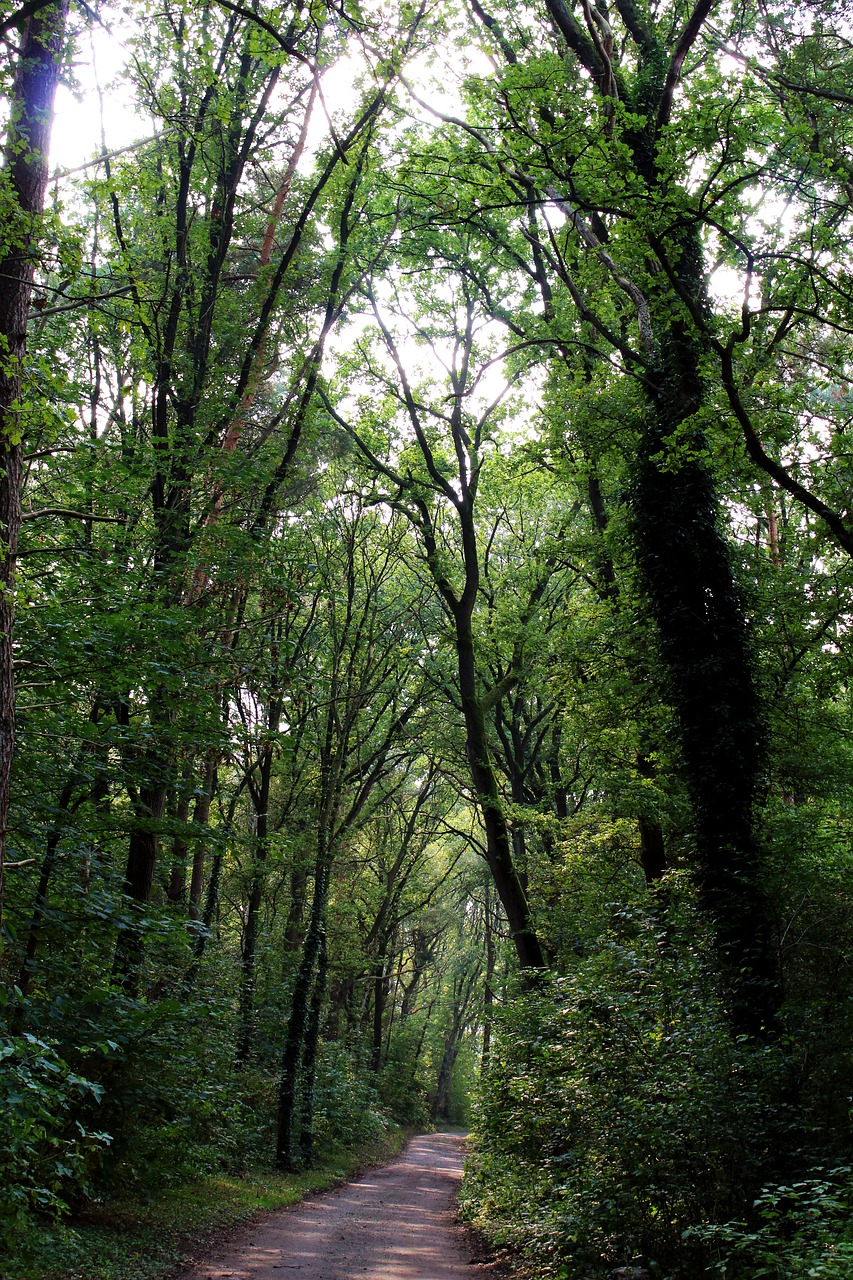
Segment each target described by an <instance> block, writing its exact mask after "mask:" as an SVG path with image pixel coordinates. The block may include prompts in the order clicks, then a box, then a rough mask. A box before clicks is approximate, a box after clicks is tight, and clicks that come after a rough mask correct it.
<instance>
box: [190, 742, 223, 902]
mask: <svg viewBox="0 0 853 1280" xmlns="http://www.w3.org/2000/svg"><path fill="white" fill-rule="evenodd" d="M216 775H217V766H216V764H215V763H214V762H211V763H209V764H208V766H207V768H206V769H205V772H204V784H203V786H202V789H201V795H200V796H199V797H198V799H197V800H196V802H195V812H194V813H193V826H194V827H195V828H196V833H195V835H194V837H193V841H194V843H193V869H192V876H191V878H190V900H189V904H188V913H189V918H190V920H193V921H198V920H199V919H200V917H201V894H202V889H203V888H204V855H205V838H204V836H203V835H201V834H200V831H201V830H202V829H203V828H205V827H206V826H207V825H208V823H209V822H210V806H211V802H212V800H213V793H214V791H215V789H216Z"/></svg>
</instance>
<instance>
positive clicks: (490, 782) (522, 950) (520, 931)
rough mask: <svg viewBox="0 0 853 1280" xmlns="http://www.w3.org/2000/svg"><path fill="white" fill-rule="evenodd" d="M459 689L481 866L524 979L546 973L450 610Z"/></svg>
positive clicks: (459, 621) (464, 649) (467, 643)
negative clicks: (481, 836) (481, 833)
mask: <svg viewBox="0 0 853 1280" xmlns="http://www.w3.org/2000/svg"><path fill="white" fill-rule="evenodd" d="M454 621H455V623H456V653H457V661H458V665H459V690H460V694H461V699H462V714H463V716H464V719H465V745H466V749H467V753H468V764H469V767H470V769H471V781H472V782H473V784H474V791H475V793H476V795H477V799H478V801H479V804H480V810H481V813H482V817H483V826H484V828H485V831H486V861H487V862H488V865H489V870H490V871H491V873H492V876H493V878H494V882H495V888H496V890H497V892H498V897H499V898H500V900H501V902H502V903H503V908H504V911H505V912H506V917H507V921H508V923H509V931H510V936H511V938H512V940H513V943H514V945H515V951H516V955H517V956H518V963H519V965H520V967H521V969H522V971H523V972H526V973H527V974H528V976H530V975H531V973H535V971H536V970H543V969H545V968H546V960H545V955H544V953H543V951H542V946H541V944H540V942H539V938H538V936H537V933H536V928H535V925H534V923H533V917H532V914H531V911H530V904H529V903H528V901H527V895H526V894H525V892H524V887H523V885H522V883H521V880H520V878H519V875H518V871H517V869H516V866H515V863H514V862H513V857H512V841H511V837H510V832H509V827H508V825H507V821H506V817H505V816H504V812H503V806H502V804H501V798H500V792H499V790H498V783H497V777H496V775H495V770H494V767H493V765H492V762H491V757H490V753H489V744H488V735H487V732H486V714H485V710H484V708H483V702H482V699H481V698H480V697H479V695H478V692H477V678H476V661H475V656H474V635H473V631H472V629H471V619H470V617H469V616H468V610H466V609H465V608H464V606H460V607H457V609H456V610H455V619H454Z"/></svg>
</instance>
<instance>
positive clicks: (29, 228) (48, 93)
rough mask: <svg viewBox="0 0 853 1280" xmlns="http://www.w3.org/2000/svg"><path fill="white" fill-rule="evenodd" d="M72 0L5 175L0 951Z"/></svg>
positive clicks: (24, 82)
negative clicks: (25, 553)
mask: <svg viewBox="0 0 853 1280" xmlns="http://www.w3.org/2000/svg"><path fill="white" fill-rule="evenodd" d="M67 16H68V0H56V3H55V4H53V5H52V6H51V7H49V8H47V7H46V8H44V9H41V10H39V11H38V12H36V13H34V14H32V16H31V17H29V18H28V19H27V21H26V24H25V26H24V30H23V35H22V39H21V45H20V56H19V58H18V63H17V67H16V71H15V78H14V82H13V85H12V92H11V95H10V102H9V125H8V128H7V133H6V145H5V148H4V154H5V170H4V173H3V177H4V178H5V179H6V185H7V186H8V190H9V194H10V196H11V201H10V208H11V211H12V216H11V217H10V220H9V222H8V223H7V224H6V226H4V227H3V230H2V240H3V252H2V258H0V947H2V923H3V903H4V866H5V857H6V839H7V834H8V825H9V791H10V786H11V774H12V759H13V757H14V754H15V673H14V666H13V641H14V624H15V612H14V610H15V606H14V592H15V561H16V557H17V553H18V535H19V532H20V527H21V437H22V434H23V432H24V430H25V429H26V424H25V422H24V421H23V418H22V413H21V409H20V397H21V373H22V367H23V361H24V357H25V355H26V347H27V320H28V318H29V313H30V297H31V294H32V285H33V279H34V276H35V268H36V261H37V258H36V255H37V249H38V242H39V236H40V231H41V227H40V219H41V214H42V212H43V210H44V197H45V191H46V189H47V153H48V146H49V143H50V130H51V125H52V123H53V103H54V98H55V95H56V84H57V79H58V76H59V63H60V55H61V52H62V48H63V44H64V41H65V24H66V19H67Z"/></svg>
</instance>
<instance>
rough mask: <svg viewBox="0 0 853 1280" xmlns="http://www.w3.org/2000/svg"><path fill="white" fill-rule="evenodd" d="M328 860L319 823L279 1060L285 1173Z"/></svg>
mask: <svg viewBox="0 0 853 1280" xmlns="http://www.w3.org/2000/svg"><path fill="white" fill-rule="evenodd" d="M331 860H332V852H331V849H330V847H329V833H328V831H327V829H326V827H325V824H324V823H321V826H320V830H319V832H318V839H317V861H316V866H315V870H314V897H313V900H312V903H311V917H310V920H309V922H308V930H307V932H306V934H305V942H304V945H303V948H302V958H301V960H300V962H299V968H298V970H297V973H296V982H295V983H294V987H293V997H292V1003H291V1008H290V1017H289V1019H288V1022H287V1033H286V1036H285V1042H284V1049H283V1051H282V1057H281V1076H280V1080H279V1091H278V1122H277V1134H276V1163H277V1164H278V1167H279V1168H280V1169H283V1170H284V1171H285V1172H288V1171H291V1170H292V1169H293V1168H294V1137H295V1133H294V1130H295V1128H296V1120H297V1083H298V1076H299V1069H300V1065H301V1063H302V1056H303V1053H304V1050H305V1044H306V1024H307V1022H308V1016H309V1000H310V995H311V990H312V986H313V983H314V973H315V968H316V965H317V960H318V957H319V953H320V949H321V947H322V944H323V935H324V932H325V920H326V901H327V899H328V894H329V876H330V872H331Z"/></svg>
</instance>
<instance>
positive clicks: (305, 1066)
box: [299, 928, 329, 1168]
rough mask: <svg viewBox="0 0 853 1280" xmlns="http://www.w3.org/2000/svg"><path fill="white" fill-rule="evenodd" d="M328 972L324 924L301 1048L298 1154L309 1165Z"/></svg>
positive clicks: (312, 1154)
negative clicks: (303, 1046) (303, 1042)
mask: <svg viewBox="0 0 853 1280" xmlns="http://www.w3.org/2000/svg"><path fill="white" fill-rule="evenodd" d="M328 972H329V959H328V953H327V949H326V930H325V928H324V929H323V931H322V933H321V935H320V946H319V949H318V953H317V976H316V977H315V979H314V990H313V992H312V993H311V1008H310V1010H309V1014H308V1025H307V1027H306V1028H305V1049H304V1052H303V1056H302V1088H301V1095H302V1096H301V1105H300V1108H299V1112H300V1114H299V1124H300V1130H299V1155H300V1158H301V1160H302V1163H303V1164H304V1165H305V1166H306V1167H309V1168H310V1166H311V1164H312V1163H313V1160H314V1082H315V1078H316V1075H317V1050H318V1048H319V1044H320V1023H321V1021H322V1016H323V1001H324V999H325V996H326V982H327V978H328Z"/></svg>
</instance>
